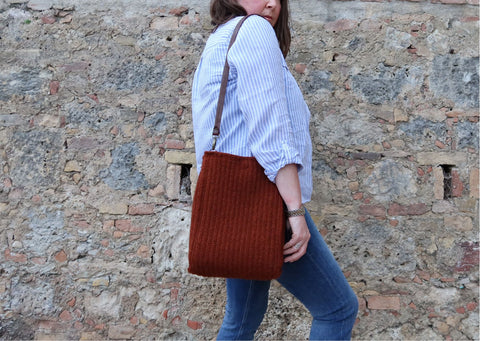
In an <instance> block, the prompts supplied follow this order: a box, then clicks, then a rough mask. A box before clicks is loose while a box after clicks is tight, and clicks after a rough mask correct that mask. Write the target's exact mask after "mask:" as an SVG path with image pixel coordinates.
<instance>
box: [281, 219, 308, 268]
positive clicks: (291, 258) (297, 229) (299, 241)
mask: <svg viewBox="0 0 480 341" xmlns="http://www.w3.org/2000/svg"><path fill="white" fill-rule="evenodd" d="M288 222H289V223H290V226H291V229H292V238H291V239H290V240H289V241H288V242H287V243H286V244H285V246H284V247H283V255H284V256H286V258H285V260H284V261H285V263H289V262H295V261H297V260H299V259H300V258H301V257H302V256H303V255H304V254H305V252H306V251H307V246H308V241H309V240H310V231H309V230H308V227H307V222H306V221H305V217H304V216H296V217H290V218H288Z"/></svg>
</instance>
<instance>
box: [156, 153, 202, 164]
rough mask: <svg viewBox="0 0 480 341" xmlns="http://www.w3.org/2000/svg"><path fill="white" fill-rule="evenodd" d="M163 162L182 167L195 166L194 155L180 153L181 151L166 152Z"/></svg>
mask: <svg viewBox="0 0 480 341" xmlns="http://www.w3.org/2000/svg"><path fill="white" fill-rule="evenodd" d="M164 157H165V161H167V162H168V163H172V164H182V165H195V164H196V161H195V160H196V159H195V153H191V152H181V151H171V150H167V151H166V152H165V155H164Z"/></svg>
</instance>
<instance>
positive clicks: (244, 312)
mask: <svg viewBox="0 0 480 341" xmlns="http://www.w3.org/2000/svg"><path fill="white" fill-rule="evenodd" d="M252 286H253V281H250V284H249V287H248V294H247V300H246V302H245V310H244V311H243V317H242V322H241V324H240V328H238V333H237V335H236V337H235V340H238V338H239V336H240V335H242V334H243V330H244V325H245V321H246V320H247V318H248V315H249V314H248V310H249V306H250V297H251V295H252Z"/></svg>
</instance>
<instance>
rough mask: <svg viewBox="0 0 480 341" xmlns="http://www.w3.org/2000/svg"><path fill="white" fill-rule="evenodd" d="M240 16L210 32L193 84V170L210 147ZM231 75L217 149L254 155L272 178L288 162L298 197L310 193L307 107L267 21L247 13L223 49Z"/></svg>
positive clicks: (306, 196)
mask: <svg viewBox="0 0 480 341" xmlns="http://www.w3.org/2000/svg"><path fill="white" fill-rule="evenodd" d="M239 20H240V17H237V18H235V19H232V20H230V21H229V22H227V23H225V24H224V25H221V26H220V27H219V28H218V29H217V30H216V31H215V32H214V33H212V34H211V35H210V37H209V39H208V41H207V44H206V46H205V49H204V51H203V53H202V56H201V59H200V62H199V65H198V68H197V70H196V72H195V76H194V80H193V86H192V116H193V131H194V137H195V150H196V158H197V170H198V172H200V171H201V166H202V157H203V153H204V152H205V151H207V150H210V149H211V145H212V129H213V126H214V123H215V111H216V107H217V100H218V96H219V92H220V83H221V78H222V72H223V66H224V63H225V55H226V53H227V48H228V44H229V42H230V37H231V35H232V33H233V30H234V28H235V25H236V24H237V23H238V21H239ZM228 63H229V65H230V74H229V78H228V86H227V93H226V97H225V105H224V109H223V116H222V122H221V127H220V136H219V138H218V141H217V146H216V148H215V149H216V150H217V151H220V152H224V153H230V154H235V155H239V156H254V157H255V158H256V159H257V161H258V162H259V163H260V164H261V165H262V167H263V168H264V169H265V174H266V175H267V177H268V178H269V179H270V180H271V181H272V182H274V181H275V177H276V176H277V173H278V171H279V170H280V169H281V168H282V167H284V166H285V165H287V164H291V163H294V164H297V165H298V170H299V172H298V175H299V179H300V188H301V192H302V201H303V202H304V203H305V202H307V201H309V200H310V198H311V193H312V170H311V169H312V143H311V139H310V133H309V121H310V111H309V110H308V107H307V105H306V103H305V101H304V99H303V95H302V93H301V91H300V89H299V87H298V85H297V82H296V81H295V78H293V76H292V74H291V73H290V71H289V70H288V67H287V64H286V62H285V59H284V58H283V55H282V52H281V50H280V47H279V44H278V40H277V37H276V35H275V32H274V30H273V28H272V26H271V25H270V23H269V22H268V21H267V20H265V19H264V18H262V17H260V16H251V17H249V18H248V19H247V20H246V21H245V23H244V24H243V25H242V27H241V29H240V31H239V33H238V36H237V39H236V41H235V43H234V44H233V46H232V47H231V49H230V51H229V52H228Z"/></svg>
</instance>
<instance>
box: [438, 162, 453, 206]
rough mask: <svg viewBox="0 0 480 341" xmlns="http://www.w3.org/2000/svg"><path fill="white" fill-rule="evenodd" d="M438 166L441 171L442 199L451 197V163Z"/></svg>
mask: <svg viewBox="0 0 480 341" xmlns="http://www.w3.org/2000/svg"><path fill="white" fill-rule="evenodd" d="M440 167H442V171H443V199H444V200H446V199H451V198H452V197H453V181H452V168H453V165H440Z"/></svg>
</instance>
